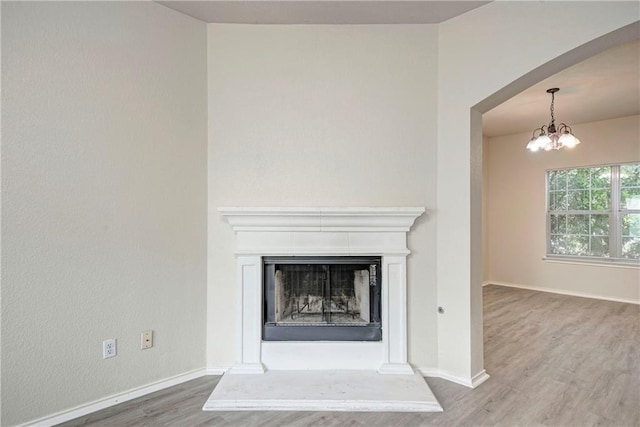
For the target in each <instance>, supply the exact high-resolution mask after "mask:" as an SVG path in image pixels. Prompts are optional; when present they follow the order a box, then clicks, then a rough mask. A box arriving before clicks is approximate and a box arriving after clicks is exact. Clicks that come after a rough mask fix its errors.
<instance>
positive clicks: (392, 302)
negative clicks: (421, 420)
mask: <svg viewBox="0 0 640 427" xmlns="http://www.w3.org/2000/svg"><path fill="white" fill-rule="evenodd" d="M218 211H219V212H220V214H221V215H222V217H224V218H225V219H226V220H227V222H228V223H229V224H230V225H231V227H232V228H233V230H234V231H235V232H236V257H237V280H238V294H239V308H240V310H239V325H240V337H239V338H240V339H239V345H238V360H237V363H236V364H235V365H234V366H233V368H232V369H231V370H230V373H232V374H233V373H238V374H248V373H263V372H265V368H266V369H268V370H291V369H299V370H309V369H312V370H313V369H346V370H349V369H369V370H376V371H378V372H379V373H386V374H413V369H412V368H411V367H410V365H409V364H408V362H407V301H406V294H407V281H406V276H407V275H406V257H407V255H408V254H409V249H408V248H407V237H406V236H407V232H408V231H409V229H410V227H411V226H412V225H413V223H414V222H415V220H416V218H418V217H419V216H420V215H422V214H423V213H424V211H425V209H424V208H423V207H383V208H379V207H349V208H337V207H303V208H299V207H294V208H292V207H269V208H262V207H260V208H258V207H222V208H219V209H218ZM268 255H282V256H309V255H327V256H331V255H337V256H344V255H375V256H380V257H381V259H382V300H381V302H382V304H381V318H382V341H381V342H293V341H286V342H280V341H268V342H267V341H265V342H263V341H262V298H263V296H262V257H263V256H268Z"/></svg>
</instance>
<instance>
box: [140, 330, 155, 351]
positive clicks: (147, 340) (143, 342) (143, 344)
mask: <svg viewBox="0 0 640 427" xmlns="http://www.w3.org/2000/svg"><path fill="white" fill-rule="evenodd" d="M151 347H153V331H144V332H142V333H141V334H140V348H141V349H142V350H144V349H145V348H151Z"/></svg>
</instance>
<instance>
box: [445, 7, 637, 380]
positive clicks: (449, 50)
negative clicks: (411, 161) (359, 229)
mask: <svg viewBox="0 0 640 427" xmlns="http://www.w3.org/2000/svg"><path fill="white" fill-rule="evenodd" d="M556 15H567V16H572V17H573V18H574V19H573V20H572V23H571V25H572V28H567V29H563V30H562V31H559V30H558V29H556V28H554V27H553V23H552V22H546V21H548V20H547V19H546V18H547V17H548V16H556ZM637 16H638V6H637V5H634V4H631V3H620V4H618V5H617V8H616V9H615V10H612V9H611V8H610V7H609V5H606V4H604V3H600V2H598V3H590V4H587V3H582V2H581V3H579V4H568V3H562V4H558V3H525V4H522V3H519V4H512V3H502V2H498V3H492V4H490V5H487V6H485V7H483V8H479V9H478V10H476V11H473V12H471V13H468V14H465V15H464V16H461V17H459V18H457V19H454V20H451V21H449V22H446V23H444V24H442V25H441V28H440V30H441V31H440V58H439V59H440V63H439V100H438V111H439V118H438V165H439V168H438V236H437V242H438V243H437V247H438V262H437V265H438V269H437V270H438V271H437V276H438V305H439V306H442V307H444V308H445V313H444V314H443V315H440V316H439V317H438V365H439V366H438V369H439V371H440V373H441V376H443V377H448V378H450V379H453V380H454V381H458V382H460V383H463V384H467V385H469V386H472V387H473V386H475V385H478V384H479V383H481V382H482V381H484V380H485V379H486V378H487V374H486V373H485V371H484V360H483V330H482V329H483V320H482V113H484V112H486V111H488V110H490V109H491V108H493V107H495V106H496V105H499V104H500V103H502V102H504V101H505V100H506V99H509V98H511V97H512V96H514V95H515V94H517V93H519V92H521V91H522V90H524V89H525V88H527V87H529V86H531V85H532V84H534V83H536V82H538V81H540V80H542V79H544V78H546V77H548V76H551V75H553V74H555V73H556V72H558V71H560V70H562V69H564V68H567V67H569V66H571V65H573V64H576V63H578V62H580V61H582V60H584V59H586V58H588V57H590V56H592V55H594V54H596V53H598V52H601V51H603V50H605V49H607V48H609V47H612V46H615V45H617V44H621V43H624V42H627V41H630V40H633V39H634V38H638V32H639V29H640V26H639V24H638V20H637V18H635V17H637ZM595 17H599V19H595ZM602 17H606V18H605V19H602ZM538 18H540V22H542V27H541V28H539V32H540V35H539V37H537V38H536V39H535V40H531V38H530V37H528V35H527V34H525V33H524V32H523V31H522V30H521V29H522V28H527V25H528V24H530V23H531V22H538ZM594 21H598V23H597V24H594ZM466 207H468V209H466Z"/></svg>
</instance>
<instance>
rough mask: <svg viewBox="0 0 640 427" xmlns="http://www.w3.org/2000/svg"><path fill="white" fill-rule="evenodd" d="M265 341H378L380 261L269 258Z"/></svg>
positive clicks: (364, 258) (349, 258)
mask: <svg viewBox="0 0 640 427" xmlns="http://www.w3.org/2000/svg"><path fill="white" fill-rule="evenodd" d="M264 285H265V288H264V296H265V309H264V327H263V339H264V340H267V341H270V340H276V341H278V340H296V341H319V340H328V341H379V340H380V339H381V335H382V334H381V328H380V258H379V257H313V258H312V257H265V258H264Z"/></svg>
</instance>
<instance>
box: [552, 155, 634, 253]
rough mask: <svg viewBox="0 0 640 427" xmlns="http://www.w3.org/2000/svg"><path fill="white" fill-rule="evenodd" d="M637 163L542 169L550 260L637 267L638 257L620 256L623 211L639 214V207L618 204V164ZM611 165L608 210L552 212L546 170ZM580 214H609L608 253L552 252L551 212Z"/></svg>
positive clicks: (594, 166)
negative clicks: (570, 253)
mask: <svg viewBox="0 0 640 427" xmlns="http://www.w3.org/2000/svg"><path fill="white" fill-rule="evenodd" d="M634 164H638V162H625V163H612V164H601V165H588V166H573V167H564V168H554V169H547V170H546V171H545V211H546V235H547V236H546V237H547V239H546V258H545V259H549V260H560V261H562V260H564V261H578V262H588V263H602V264H620V265H631V266H640V260H636V259H630V258H623V257H622V216H623V215H626V214H640V209H621V206H620V166H623V165H634ZM601 167H610V168H611V204H610V206H609V210H607V211H602V210H593V211H592V210H588V211H576V210H564V211H551V210H550V209H549V208H550V207H549V191H550V188H549V184H550V183H549V173H550V172H554V171H570V170H575V169H592V168H601ZM552 214H556V215H558V214H560V215H576V214H578V215H580V214H587V215H589V214H596V215H598V214H601V215H603V214H606V215H609V236H608V237H609V256H608V257H600V256H589V255H562V254H554V253H551V215H552Z"/></svg>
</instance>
